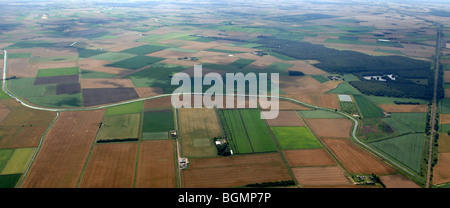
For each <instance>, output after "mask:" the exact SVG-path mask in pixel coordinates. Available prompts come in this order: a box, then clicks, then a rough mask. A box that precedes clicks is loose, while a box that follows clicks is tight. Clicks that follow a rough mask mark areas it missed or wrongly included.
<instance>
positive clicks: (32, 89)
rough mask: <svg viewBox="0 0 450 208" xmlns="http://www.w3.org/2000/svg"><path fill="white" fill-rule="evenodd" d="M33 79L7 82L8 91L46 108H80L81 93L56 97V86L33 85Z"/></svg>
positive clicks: (81, 102)
mask: <svg viewBox="0 0 450 208" xmlns="http://www.w3.org/2000/svg"><path fill="white" fill-rule="evenodd" d="M33 82H34V78H19V79H11V80H8V82H7V84H8V89H9V90H10V91H11V92H12V93H13V94H14V95H16V96H18V97H20V98H24V99H25V100H28V101H29V102H31V103H33V104H36V105H40V106H46V107H81V106H83V98H82V94H81V93H75V94H60V95H56V85H55V84H49V85H33Z"/></svg>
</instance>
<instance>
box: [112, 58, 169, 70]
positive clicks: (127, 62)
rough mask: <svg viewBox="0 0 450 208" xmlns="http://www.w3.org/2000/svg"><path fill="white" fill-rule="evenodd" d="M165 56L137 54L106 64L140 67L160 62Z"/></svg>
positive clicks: (130, 67) (129, 67)
mask: <svg viewBox="0 0 450 208" xmlns="http://www.w3.org/2000/svg"><path fill="white" fill-rule="evenodd" d="M162 60H164V58H159V57H151V56H135V57H131V58H128V59H124V60H121V61H117V62H114V63H111V64H107V65H106V66H110V67H117V68H124V69H132V70H135V69H139V68H141V67H144V66H147V65H150V64H154V63H156V62H160V61H162Z"/></svg>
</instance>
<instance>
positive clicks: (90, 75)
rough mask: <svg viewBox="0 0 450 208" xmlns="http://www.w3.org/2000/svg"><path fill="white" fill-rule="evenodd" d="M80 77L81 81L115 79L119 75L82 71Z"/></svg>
mask: <svg viewBox="0 0 450 208" xmlns="http://www.w3.org/2000/svg"><path fill="white" fill-rule="evenodd" d="M80 75H81V79H98V78H113V77H115V76H117V74H111V73H106V72H97V71H90V70H81V72H80Z"/></svg>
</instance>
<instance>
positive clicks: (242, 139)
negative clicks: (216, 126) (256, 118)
mask: <svg viewBox="0 0 450 208" xmlns="http://www.w3.org/2000/svg"><path fill="white" fill-rule="evenodd" d="M219 112H220V115H221V116H220V117H221V119H222V124H223V125H224V128H225V132H226V136H227V139H228V141H229V143H230V145H231V149H232V150H233V152H234V153H235V154H238V153H241V154H245V153H253V149H252V145H251V143H250V140H249V139H248V137H247V133H246V130H245V127H244V125H243V124H242V118H241V115H240V113H239V110H221V111H219Z"/></svg>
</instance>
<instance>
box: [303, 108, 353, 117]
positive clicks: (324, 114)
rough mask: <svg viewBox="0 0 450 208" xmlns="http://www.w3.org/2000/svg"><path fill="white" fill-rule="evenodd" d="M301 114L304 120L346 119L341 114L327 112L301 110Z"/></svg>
mask: <svg viewBox="0 0 450 208" xmlns="http://www.w3.org/2000/svg"><path fill="white" fill-rule="evenodd" d="M299 113H300V115H301V116H302V117H303V118H345V117H344V116H343V115H341V114H337V113H334V112H331V111H327V110H301V111H299Z"/></svg>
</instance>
